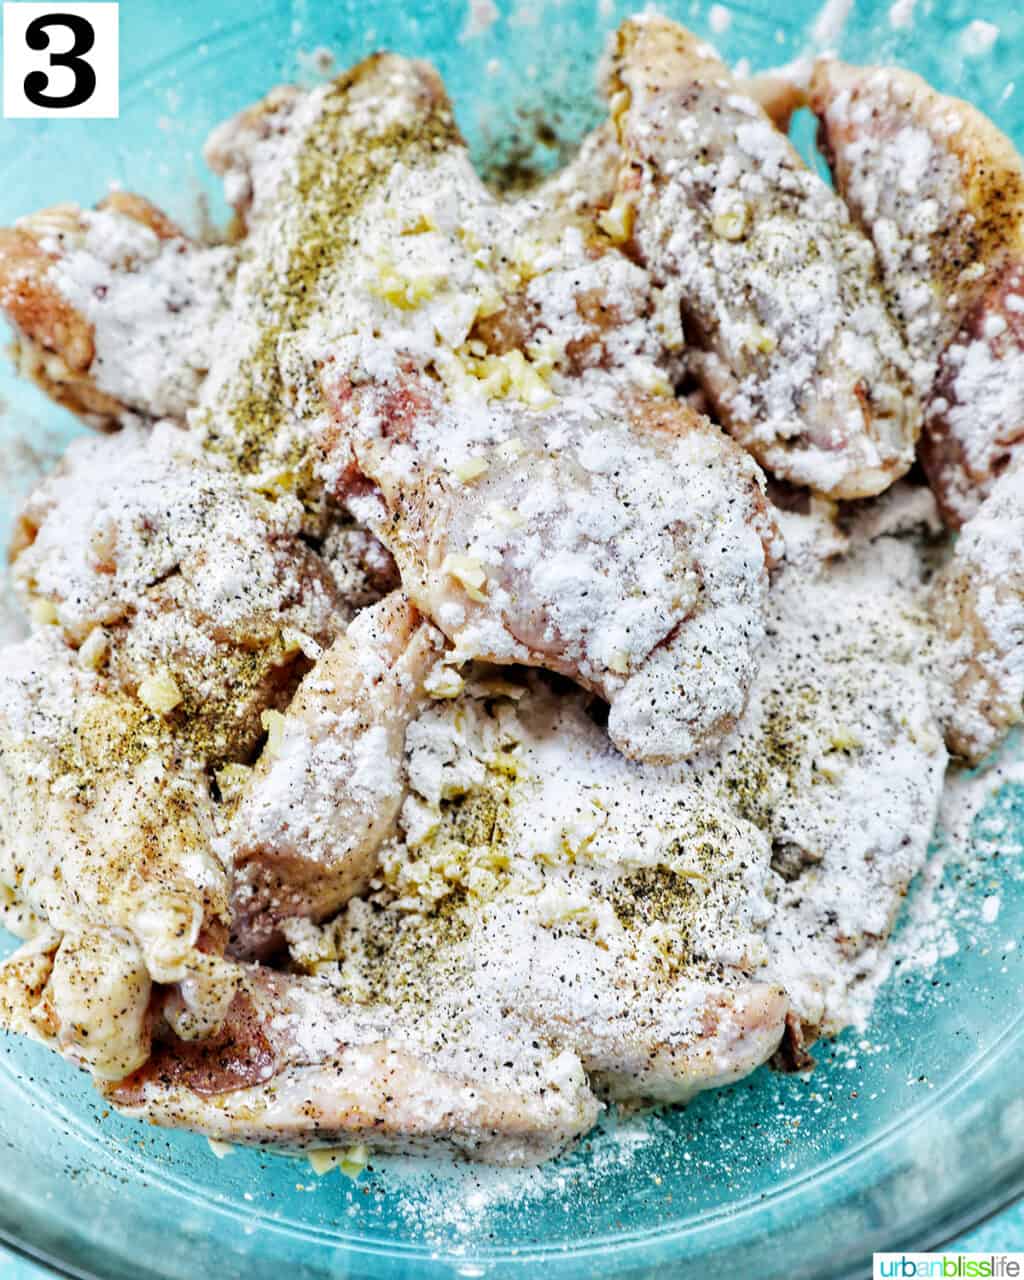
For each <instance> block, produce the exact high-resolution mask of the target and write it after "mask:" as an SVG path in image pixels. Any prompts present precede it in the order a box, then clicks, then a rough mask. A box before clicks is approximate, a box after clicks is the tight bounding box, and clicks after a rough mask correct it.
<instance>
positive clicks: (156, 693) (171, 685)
mask: <svg viewBox="0 0 1024 1280" xmlns="http://www.w3.org/2000/svg"><path fill="white" fill-rule="evenodd" d="M181 700H182V693H181V690H180V689H179V688H178V684H177V681H176V680H175V679H174V677H173V676H172V675H171V673H170V672H169V671H168V670H167V669H166V667H162V668H161V669H160V670H159V671H155V672H154V673H153V674H152V675H151V676H147V677H146V679H145V680H143V681H142V683H141V684H140V685H139V701H140V702H141V703H142V705H143V706H144V707H147V708H148V709H149V710H150V711H152V712H153V713H154V714H155V715H158V716H165V715H167V713H168V712H169V711H173V710H174V708H175V707H176V706H178V705H179V704H180V703H181Z"/></svg>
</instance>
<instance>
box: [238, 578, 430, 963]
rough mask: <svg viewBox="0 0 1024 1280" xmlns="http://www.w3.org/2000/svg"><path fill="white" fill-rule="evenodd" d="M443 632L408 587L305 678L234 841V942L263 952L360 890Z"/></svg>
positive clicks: (387, 817)
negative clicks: (291, 923)
mask: <svg viewBox="0 0 1024 1280" xmlns="http://www.w3.org/2000/svg"><path fill="white" fill-rule="evenodd" d="M442 649H443V637H442V636H441V634H440V632H438V631H436V630H435V628H434V627H432V626H431V625H430V624H429V623H427V622H424V621H423V619H422V618H420V616H419V615H418V614H417V612H416V610H415V609H414V608H413V607H412V606H411V605H410V604H409V602H408V600H407V599H406V598H405V597H404V596H403V595H402V594H401V593H400V592H396V593H395V594H394V595H392V596H389V597H387V599H385V600H382V601H381V602H380V604H377V605H375V606H374V607H373V608H371V609H367V610H366V611H365V612H363V613H362V614H360V615H359V617H358V618H357V619H356V620H355V622H353V623H352V625H351V626H350V627H349V629H348V632H347V633H346V634H344V635H342V636H339V638H338V639H337V640H336V641H335V642H334V644H333V645H332V646H331V648H330V649H328V650H327V651H326V653H325V654H324V655H323V657H322V658H320V660H319V661H318V662H317V663H316V665H315V666H314V667H313V669H312V670H311V671H310V672H309V674H308V675H307V676H306V678H305V679H304V680H303V682H302V684H301V685H300V686H299V689H298V691H297V692H296V694H295V697H294V698H293V700H292V702H291V704H290V706H289V707H288V710H287V712H286V714H285V715H284V716H283V717H280V718H279V721H278V723H276V724H272V727H271V733H270V739H269V741H268V743H267V746H266V748H265V750H264V752H263V755H262V756H261V757H260V760H259V761H258V763H257V765H256V767H255V769H253V771H252V775H251V777H250V779H249V780H248V781H247V783H246V785H245V793H244V796H243V798H242V800H241V802H240V805H239V808H238V810H237V812H236V814H235V817H234V820H233V822H232V824H231V828H230V831H229V832H228V835H227V837H226V839H225V840H224V841H223V842H222V844H221V845H220V846H218V847H219V848H220V849H221V850H222V851H223V853H224V855H225V857H226V858H227V859H228V860H230V862H231V863H232V864H233V865H234V868H235V874H234V880H233V884H232V906H233V913H234V918H233V930H234V944H233V945H234V948H235V951H236V953H238V954H241V955H248V956H251V955H262V954H265V953H267V952H269V951H272V950H273V949H274V948H275V947H277V946H278V945H279V944H280V943H281V942H282V941H283V936H282V934H281V932H280V927H281V922H282V920H284V919H286V918H287V917H289V916H291V917H297V916H301V917H310V918H312V919H314V920H323V919H325V918H326V917H328V916H330V915H332V914H334V913H336V912H337V911H338V910H339V909H340V908H341V907H342V906H343V905H344V904H345V903H346V902H347V901H348V900H349V898H351V897H352V896H353V895H354V894H357V893H362V892H363V891H364V890H365V888H366V886H367V884H368V883H369V880H370V877H371V876H372V875H373V873H374V871H375V870H376V866H377V853H378V850H379V848H380V845H381V844H382V842H383V841H384V840H385V839H386V838H387V836H388V835H389V834H390V833H391V830H392V828H393V826H394V822H395V819H396V818H397V816H398V810H399V808H400V807H401V803H402V795H403V788H402V778H401V766H402V752H403V749H404V745H405V728H406V725H407V724H408V722H409V721H410V720H411V719H412V718H413V717H414V716H415V714H416V712H417V711H418V710H419V708H420V706H421V705H422V704H423V702H424V701H425V700H426V697H427V695H426V692H425V690H424V681H425V679H426V677H427V675H428V673H429V672H430V670H431V668H433V667H434V666H435V664H436V663H437V662H438V658H439V656H440V653H441V651H442Z"/></svg>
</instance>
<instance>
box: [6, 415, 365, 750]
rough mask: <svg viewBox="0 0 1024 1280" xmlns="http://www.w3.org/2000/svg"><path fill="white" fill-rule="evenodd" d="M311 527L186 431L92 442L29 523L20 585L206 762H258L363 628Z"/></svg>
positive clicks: (34, 606)
mask: <svg viewBox="0 0 1024 1280" xmlns="http://www.w3.org/2000/svg"><path fill="white" fill-rule="evenodd" d="M300 520H301V512H299V510H298V506H297V504H296V503H295V502H294V501H293V500H289V499H282V500H280V501H278V502H269V501H267V500H266V499H264V498H262V497H260V496H259V495H258V494H255V493H253V492H251V491H250V490H249V489H248V488H247V487H246V486H245V485H244V484H243V483H242V482H241V480H240V479H238V478H237V477H236V476H233V475H232V474H230V473H229V472H227V471H224V470H223V469H216V468H215V467H212V466H210V465H208V464H207V463H206V462H205V461H204V460H203V459H202V458H201V457H196V456H195V455H194V453H193V452H192V451H190V447H189V441H188V438H187V437H185V436H184V435H183V434H182V433H181V432H179V431H177V430H175V429H173V428H170V427H167V428H160V429H158V430H157V431H156V432H155V433H154V434H153V435H145V434H142V433H135V432H131V433H127V434H125V433H122V434H121V435H120V436H118V437H117V438H116V439H111V438H99V439H95V438H89V439H83V440H81V441H78V442H76V443H75V444H74V445H72V447H71V448H70V450H69V451H68V453H67V455H66V457H65V459H64V461H63V462H62V463H61V465H60V467H59V468H58V469H57V471H56V472H55V473H54V474H53V475H52V476H51V477H50V478H48V479H47V480H45V481H44V482H43V483H42V484H41V485H40V486H39V488H38V489H37V490H36V492H35V493H34V494H33V495H32V496H31V497H30V498H29V500H28V502H27V503H26V504H25V506H24V508H23V510H22V513H21V516H20V519H19V524H18V529H17V530H16V534H15V543H14V548H13V553H14V566H13V576H14V581H15V585H16V586H17V587H18V589H19V590H20V592H21V594H22V596H23V598H24V599H25V600H26V601H27V603H28V604H29V606H30V609H31V611H32V614H33V616H34V617H35V618H36V619H37V620H38V621H39V622H41V623H43V624H49V623H56V624H57V626H59V627H60V629H61V631H62V633H63V634H64V637H65V639H66V640H67V642H68V643H69V644H71V645H74V646H75V647H76V648H77V650H78V653H79V655H80V660H81V661H82V662H83V663H85V664H87V665H88V664H91V665H93V666H95V667H96V668H97V669H103V670H106V671H107V672H108V673H109V674H110V676H111V677H112V678H113V679H114V680H115V681H116V682H117V683H118V684H119V685H120V686H121V688H123V689H124V690H125V691H126V692H127V693H129V694H131V695H132V696H134V697H135V698H138V699H140V700H141V701H142V702H143V703H144V704H146V705H147V706H149V707H150V708H152V709H155V710H158V711H159V712H161V713H163V714H166V715H167V716H168V717H169V722H170V723H172V724H173V725H175V726H176V727H178V728H179V729H181V730H182V731H183V732H184V733H185V734H186V735H187V736H188V737H189V739H190V741H191V743H192V748H193V750H195V751H197V752H198V753H199V755H200V756H201V757H202V758H204V759H206V760H209V761H211V762H213V763H215V764H217V763H221V762H224V761H245V760H247V759H248V758H249V756H250V754H251V752H252V750H253V749H254V748H255V746H256V744H257V742H258V741H259V738H260V736H261V734H262V733H263V726H262V721H261V717H262V713H263V712H264V711H265V710H266V709H267V708H275V707H280V706H283V705H285V704H286V703H287V701H288V699H289V698H290V696H291V693H292V691H293V690H294V688H295V686H296V684H297V683H298V681H299V679H300V677H301V676H302V674H303V672H304V671H305V670H306V669H307V668H308V666H309V665H310V662H311V660H312V659H314V658H315V657H316V656H317V655H318V654H319V653H320V650H321V647H322V646H324V645H327V644H329V643H330V642H331V640H332V639H333V638H334V636H335V634H336V632H337V631H338V630H339V629H340V627H341V626H343V625H344V623H345V622H346V621H347V619H348V617H349V613H348V611H347V610H346V608H345V606H344V604H343V602H342V600H341V599H340V597H339V595H338V592H337V589H336V586H335V583H334V581H333V579H332V577H331V575H330V573H329V572H328V570H327V568H326V567H325V566H324V565H323V564H322V562H321V561H320V560H319V559H318V557H317V556H316V555H314V553H313V552H312V551H310V549H309V548H308V547H307V546H306V545H305V544H304V543H303V542H302V541H301V540H300V538H299V536H298V530H299V524H300Z"/></svg>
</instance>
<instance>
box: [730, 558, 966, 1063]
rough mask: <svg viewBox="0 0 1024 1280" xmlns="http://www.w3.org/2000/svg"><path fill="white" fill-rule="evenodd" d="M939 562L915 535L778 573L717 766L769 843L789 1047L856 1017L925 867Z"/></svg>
mask: <svg viewBox="0 0 1024 1280" xmlns="http://www.w3.org/2000/svg"><path fill="white" fill-rule="evenodd" d="M925 566H926V562H925V560H924V559H923V557H922V556H921V555H920V553H919V551H918V547H917V544H916V540H915V539H914V538H913V537H907V535H906V534H905V533H900V534H899V536H883V537H880V538H878V539H877V540H874V541H869V542H866V543H865V544H864V545H863V546H854V547H851V549H850V550H849V552H848V553H847V555H846V556H845V557H843V558H839V557H835V558H833V559H830V560H820V559H819V560H814V559H812V558H811V557H808V556H802V557H799V558H798V559H797V560H796V561H795V562H793V563H787V565H786V566H785V567H784V568H783V569H782V570H781V571H780V574H779V576H778V579H777V581H776V582H775V584H774V585H773V588H772V595H771V600H770V604H769V617H768V623H767V627H768V638H767V640H766V643H765V646H764V650H763V658H762V663H761V668H760V670H759V672H758V677H757V680H756V681H755V683H754V687H753V689H752V690H751V696H750V701H749V703H748V706H747V711H746V714H745V715H744V717H743V719H742V720H741V721H740V723H739V725H738V726H737V728H736V731H735V733H734V734H733V736H732V737H731V738H729V739H728V740H727V741H726V742H725V743H724V744H723V747H722V749H721V750H720V752H719V753H717V755H716V756H713V757H712V758H710V759H709V760H707V761H706V762H705V768H706V769H707V770H708V772H709V775H710V777H709V781H711V780H712V779H717V781H718V784H719V785H720V786H721V787H722V788H723V790H724V792H725V794H726V795H727V796H729V797H730V799H731V803H732V804H733V805H734V806H735V808H736V810H737V811H738V813H739V814H740V815H741V816H743V817H745V818H746V819H747V820H748V821H750V822H752V823H754V824H755V825H756V826H757V827H758V828H759V829H760V830H762V831H763V832H764V833H765V835H766V837H767V838H768V839H769V840H770V842H771V858H772V872H773V883H772V886H771V888H770V890H769V892H770V896H771V897H772V899H773V911H772V916H771V919H770V921H769V923H768V925H767V928H766V944H767V947H768V950H769V954H770V960H769V963H768V965H767V967H766V971H765V973H764V975H763V976H764V979H765V980H774V981H776V982H778V983H779V984H781V986H782V987H784V988H785V990H786V992H787V994H788V995H789V998H790V1001H791V1004H792V1018H791V1027H790V1032H789V1033H788V1035H787V1049H792V1050H795V1051H797V1052H794V1053H793V1054H792V1057H793V1058H795V1059H796V1063H797V1065H799V1063H800V1061H801V1053H800V1052H799V1051H800V1050H802V1049H803V1048H805V1047H806V1045H808V1044H809V1043H810V1042H811V1041H813V1040H814V1039H815V1038H817V1037H818V1036H820V1035H834V1034H836V1033H837V1032H838V1031H840V1030H841V1029H842V1028H843V1027H845V1026H848V1025H850V1023H853V1022H857V1021H858V1020H859V1018H860V1015H861V1013H862V1011H863V1008H864V1006H865V1004H866V1003H868V1002H869V1001H870V998H871V995H873V992H874V990H875V989H876V988H877V985H878V983H879V982H880V981H881V979H882V978H883V977H884V976H885V975H886V974H887V973H888V967H887V957H886V954H885V951H884V944H885V941H886V939H887V938H888V936H889V934H890V932H891V930H892V928H893V925H894V924H895V920H896V916H897V913H898V911H899V909H900V906H901V904H902V902H903V897H904V894H905V893H906V890H907V887H908V885H909V884H910V881H911V880H912V879H913V877H914V876H915V875H916V874H917V872H918V871H920V870H921V868H922V867H923V866H924V863H925V860H926V858H927V854H928V847H929V842H930V840H931V835H932V831H933V828H934V825H935V820H936V815H937V811H938V805H939V799H940V797H941V794H942V784H943V778H944V774H945V766H946V752H945V750H944V748H943V744H942V729H941V727H940V724H939V720H938V717H937V716H936V714H935V712H934V711H933V706H932V687H931V680H930V662H931V658H932V650H933V649H934V628H933V626H932V624H931V620H930V617H929V615H928V612H927V609H926V607H925V605H926V601H925V599H924V588H923V580H924V578H925V576H926V567H925Z"/></svg>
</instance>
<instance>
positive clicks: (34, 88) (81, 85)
mask: <svg viewBox="0 0 1024 1280" xmlns="http://www.w3.org/2000/svg"><path fill="white" fill-rule="evenodd" d="M117 8H118V6H117V5H116V4H110V3H95V4H61V3H60V0H51V2H50V3H49V4H25V3H20V2H10V3H5V4H4V117H5V118H6V119H14V120H31V119H38V118H50V119H55V118H60V117H65V118H68V119H78V120H82V119H85V120H109V119H113V118H115V117H116V116H117V113H118V91H117V90H118V86H117V77H118V59H117Z"/></svg>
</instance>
